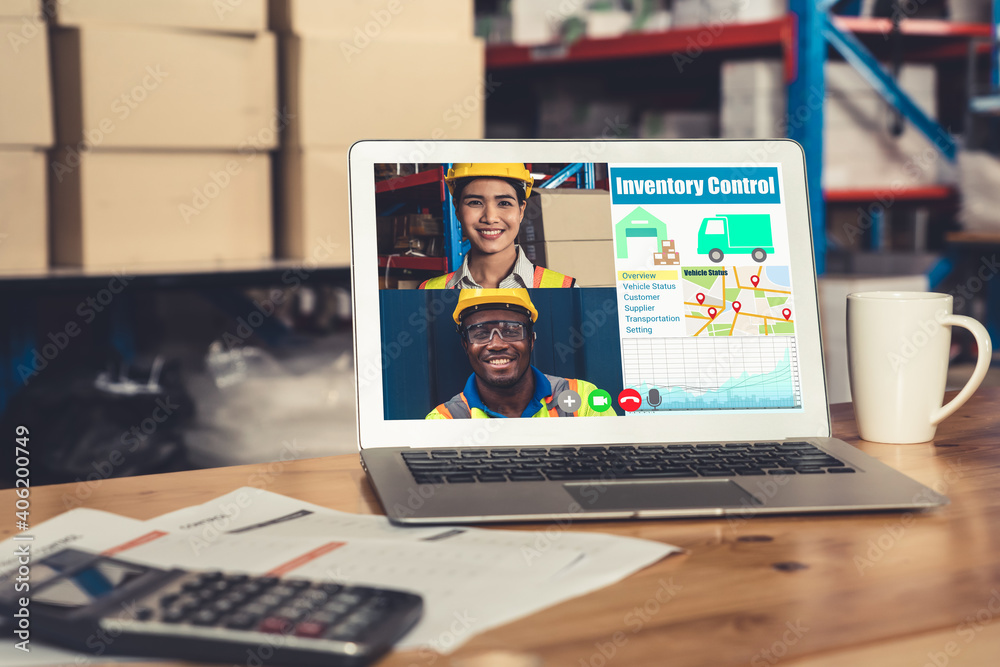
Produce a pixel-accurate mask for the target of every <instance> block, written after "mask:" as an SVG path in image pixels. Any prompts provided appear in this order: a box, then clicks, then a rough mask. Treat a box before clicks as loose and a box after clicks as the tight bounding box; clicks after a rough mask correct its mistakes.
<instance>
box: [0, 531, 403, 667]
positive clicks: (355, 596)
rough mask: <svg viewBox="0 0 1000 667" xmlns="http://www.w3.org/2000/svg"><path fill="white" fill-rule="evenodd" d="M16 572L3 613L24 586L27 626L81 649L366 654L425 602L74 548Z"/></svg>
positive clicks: (269, 655) (283, 657)
mask: <svg viewBox="0 0 1000 667" xmlns="http://www.w3.org/2000/svg"><path fill="white" fill-rule="evenodd" d="M16 576H17V574H16V571H15V572H13V573H11V574H10V575H8V577H7V579H6V580H4V579H3V578H0V609H2V610H3V612H4V616H5V617H6V618H8V619H9V618H11V617H12V615H13V614H14V613H15V612H16V611H17V610H18V609H19V608H20V607H21V602H22V601H21V600H20V598H23V597H26V598H27V599H28V600H29V603H28V607H27V608H28V610H29V613H30V616H29V618H30V628H31V632H32V636H33V637H34V636H37V637H39V638H42V639H45V640H47V641H50V642H52V643H54V644H57V645H59V646H63V647H66V648H70V649H74V650H77V651H82V652H84V653H87V654H89V655H91V656H100V655H105V654H109V655H110V654H118V655H134V656H144V657H155V658H180V659H186V660H197V661H208V662H223V661H224V662H229V663H236V664H281V665H288V666H289V667H295V666H299V665H301V666H303V667H308V666H312V665H317V666H319V665H324V666H327V667H337V666H340V665H345V666H347V665H350V666H355V665H367V664H368V663H370V662H372V661H374V660H375V659H377V658H378V657H379V656H381V655H382V654H383V653H385V652H386V651H388V650H389V648H390V647H391V646H392V645H393V644H394V643H395V642H396V641H398V640H399V639H400V638H401V637H402V636H403V635H404V634H406V632H407V631H408V630H409V629H410V628H412V627H413V625H414V624H415V623H416V622H417V620H418V619H419V618H420V616H421V613H422V611H423V600H422V599H421V597H420V596H419V595H415V594H413V593H408V592H405V591H398V590H390V589H385V588H375V587H371V586H353V585H348V584H342V583H334V582H324V581H313V580H309V579H297V578H283V577H282V578H278V577H268V576H251V575H247V574H235V573H225V572H207V571H206V572H197V571H189V570H180V569H171V570H164V569H157V568H153V567H149V566H146V565H140V564H137V563H131V562H128V561H125V560H119V559H116V558H110V557H106V556H101V555H96V554H92V553H88V552H85V551H81V550H78V549H64V550H62V551H59V552H58V553H55V554H53V555H51V556H48V557H47V558H45V559H43V560H40V561H36V562H34V563H32V564H31V578H30V581H31V590H30V592H28V593H24V592H15V586H14V585H13V584H14V578H15V577H16ZM15 620H16V618H15ZM36 633H37V634H36Z"/></svg>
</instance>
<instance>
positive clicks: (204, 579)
mask: <svg viewBox="0 0 1000 667" xmlns="http://www.w3.org/2000/svg"><path fill="white" fill-rule="evenodd" d="M198 579H199V580H200V581H201V583H203V584H207V583H209V582H212V581H218V580H220V579H222V573H221V572H203V573H202V574H201V575H200V576H199V577H198Z"/></svg>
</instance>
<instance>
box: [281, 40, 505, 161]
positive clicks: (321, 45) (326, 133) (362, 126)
mask: <svg viewBox="0 0 1000 667" xmlns="http://www.w3.org/2000/svg"><path fill="white" fill-rule="evenodd" d="M342 44H343V41H342V40H337V39H331V38H324V37H288V38H285V39H283V40H282V45H283V46H282V48H283V53H284V77H283V84H284V86H285V87H286V88H285V91H284V99H285V101H286V103H287V105H288V112H289V115H290V124H289V127H288V130H287V132H286V134H285V143H286V145H289V146H299V147H304V148H319V147H324V148H341V147H343V146H350V145H351V144H352V143H354V142H355V141H358V140H360V139H481V138H482V137H483V125H484V114H485V98H486V97H487V96H488V95H489V93H490V92H491V86H493V85H495V84H492V83H489V81H488V80H484V78H483V72H484V71H485V64H484V58H485V52H484V49H483V43H482V42H481V41H480V40H478V39H466V40H454V41H449V42H434V43H432V42H427V41H392V40H388V39H383V40H375V41H373V42H372V43H371V45H370V46H368V47H367V48H366V49H365V50H364V51H363V52H361V53H360V54H358V55H353V56H349V55H345V53H344V52H343V50H342ZM426 157H427V156H426V155H423V154H422V155H415V156H414V159H413V160H412V161H413V162H426V161H427V160H426Z"/></svg>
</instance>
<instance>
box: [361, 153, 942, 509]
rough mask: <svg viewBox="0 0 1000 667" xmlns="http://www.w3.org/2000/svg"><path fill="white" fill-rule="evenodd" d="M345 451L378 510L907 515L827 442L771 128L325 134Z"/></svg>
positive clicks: (883, 479)
mask: <svg viewBox="0 0 1000 667" xmlns="http://www.w3.org/2000/svg"><path fill="white" fill-rule="evenodd" d="M349 162H350V207H351V250H352V274H351V275H352V287H353V301H354V312H355V318H354V323H355V324H354V343H355V355H356V356H355V360H356V378H357V398H358V439H359V445H360V454H361V463H362V465H363V467H364V469H365V471H366V473H367V476H368V479H369V480H370V482H371V484H372V487H373V488H374V490H375V493H376V495H377V496H378V499H379V501H380V502H381V504H382V506H383V508H384V509H385V512H386V514H387V515H388V517H389V518H390V520H392V521H393V522H395V523H399V524H430V523H484V522H501V521H550V520H558V519H570V520H586V519H602V520H603V519H619V518H667V517H713V516H716V517H717V516H731V517H744V518H749V517H753V516H762V515H768V514H791V513H803V512H846V511H871V510H893V509H925V508H932V507H936V506H939V505H942V504H944V503H947V502H948V499H947V498H946V497H945V496H943V495H941V494H939V493H936V492H935V491H933V490H932V489H929V488H927V487H926V486H924V485H922V484H920V483H918V482H916V481H915V480H913V479H910V478H909V477H907V476H905V475H903V474H901V473H899V472H898V471H896V470H894V469H892V468H890V467H889V466H887V465H884V464H882V463H880V462H879V461H877V460H875V459H874V458H872V457H870V456H867V455H866V454H864V453H862V452H861V451H859V450H858V449H856V448H854V447H852V446H850V445H848V444H847V443H845V442H843V441H841V440H837V439H835V438H832V437H831V420H830V412H829V404H828V400H827V394H826V383H825V379H824V368H823V352H822V347H821V341H820V322H819V314H818V308H817V297H816V271H815V264H814V257H813V241H812V232H811V225H810V216H809V203H808V195H807V188H806V174H805V166H804V154H803V151H802V148H801V146H799V145H798V144H797V143H795V142H793V141H790V140H766V141H757V140H752V141H751V140H741V141H732V140H695V141H680V140H678V141H674V140H669V141H668V140H645V141H643V140H615V141H602V140H586V141H566V140H556V141H541V140H537V141H491V140H485V141H362V142H359V143H356V144H355V145H354V146H353V147H352V148H351V150H350V157H349Z"/></svg>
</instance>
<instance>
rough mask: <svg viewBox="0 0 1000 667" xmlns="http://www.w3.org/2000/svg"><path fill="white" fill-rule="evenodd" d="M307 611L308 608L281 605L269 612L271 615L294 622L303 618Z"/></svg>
mask: <svg viewBox="0 0 1000 667" xmlns="http://www.w3.org/2000/svg"><path fill="white" fill-rule="evenodd" d="M308 613H309V610H308V609H298V608H296V607H281V608H280V609H276V610H274V611H272V612H271V616H274V617H276V618H283V619H285V620H287V621H289V622H290V623H295V622H296V621H298V620H300V619H302V618H304V617H305V616H306V615H307V614H308Z"/></svg>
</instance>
